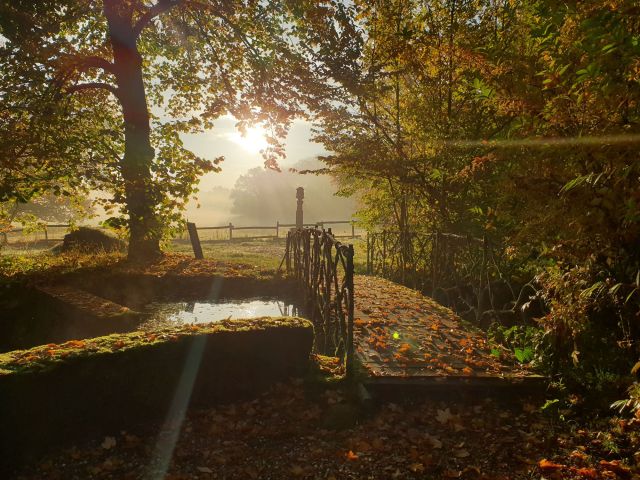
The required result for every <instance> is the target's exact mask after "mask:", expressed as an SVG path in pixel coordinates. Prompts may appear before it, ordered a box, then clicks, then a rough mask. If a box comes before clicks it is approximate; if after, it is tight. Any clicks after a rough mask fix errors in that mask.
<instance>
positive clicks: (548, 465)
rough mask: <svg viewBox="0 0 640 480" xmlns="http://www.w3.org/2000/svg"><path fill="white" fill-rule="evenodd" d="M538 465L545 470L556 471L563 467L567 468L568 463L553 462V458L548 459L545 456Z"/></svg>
mask: <svg viewBox="0 0 640 480" xmlns="http://www.w3.org/2000/svg"><path fill="white" fill-rule="evenodd" d="M538 467H540V470H542V471H543V472H554V471H556V470H562V469H563V468H567V466H566V465H562V464H560V463H553V462H552V461H551V460H547V459H546V458H543V459H542V460H540V461H539V462H538Z"/></svg>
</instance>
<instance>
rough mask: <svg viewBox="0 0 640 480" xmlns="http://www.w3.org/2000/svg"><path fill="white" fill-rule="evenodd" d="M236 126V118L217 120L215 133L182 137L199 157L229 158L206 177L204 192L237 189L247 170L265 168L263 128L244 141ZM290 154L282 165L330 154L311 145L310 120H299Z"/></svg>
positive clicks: (202, 185) (289, 145) (288, 144)
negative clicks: (236, 183) (237, 184)
mask: <svg viewBox="0 0 640 480" xmlns="http://www.w3.org/2000/svg"><path fill="white" fill-rule="evenodd" d="M235 123H236V121H235V119H234V118H233V117H232V116H230V115H225V116H224V117H221V118H219V119H218V120H216V122H215V127H214V129H213V130H209V131H206V132H204V133H198V134H188V135H183V136H182V139H183V141H184V144H185V147H186V148H188V149H189V150H191V151H192V152H194V153H195V154H196V155H199V156H201V157H204V158H207V159H214V158H216V157H218V156H220V155H224V157H225V160H224V162H222V163H221V164H220V166H221V167H222V171H221V172H220V173H210V174H207V175H205V176H203V177H202V179H201V181H200V191H202V192H205V191H208V190H211V189H212V188H215V187H218V186H220V187H225V188H233V186H234V184H235V182H236V180H237V179H238V177H239V176H240V175H242V174H244V173H246V171H247V170H249V169H251V168H254V167H262V166H264V159H263V158H262V156H261V155H260V149H261V148H264V147H265V146H266V140H265V139H264V136H263V134H262V131H261V129H260V127H254V128H251V129H249V131H248V132H247V135H246V136H245V137H242V136H241V134H240V132H239V131H238V129H237V128H236V127H235ZM286 153H287V158H286V159H285V160H282V161H281V162H280V163H281V164H282V165H288V164H292V163H295V162H296V161H298V160H302V159H308V158H313V157H316V156H318V155H323V154H326V153H327V152H326V150H324V148H323V147H322V145H320V144H317V143H314V142H311V124H310V123H309V122H307V121H306V120H296V121H294V123H293V124H292V126H291V129H290V131H289V135H288V137H287V140H286Z"/></svg>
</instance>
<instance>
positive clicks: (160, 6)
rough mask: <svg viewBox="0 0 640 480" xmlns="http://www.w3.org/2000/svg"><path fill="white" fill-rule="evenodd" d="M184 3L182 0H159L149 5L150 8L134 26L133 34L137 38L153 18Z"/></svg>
mask: <svg viewBox="0 0 640 480" xmlns="http://www.w3.org/2000/svg"><path fill="white" fill-rule="evenodd" d="M181 3H182V0H158V3H156V4H155V5H153V6H152V7H149V9H148V10H147V11H146V12H145V13H144V15H142V16H141V17H140V18H139V19H138V21H137V22H136V24H135V25H134V26H133V35H134V36H135V38H138V37H139V36H140V34H141V33H142V30H144V27H146V26H147V25H148V24H149V22H151V20H153V19H154V18H155V17H157V16H158V15H161V14H163V13H164V12H166V11H167V10H169V9H171V8H173V7H175V6H176V5H179V4H181Z"/></svg>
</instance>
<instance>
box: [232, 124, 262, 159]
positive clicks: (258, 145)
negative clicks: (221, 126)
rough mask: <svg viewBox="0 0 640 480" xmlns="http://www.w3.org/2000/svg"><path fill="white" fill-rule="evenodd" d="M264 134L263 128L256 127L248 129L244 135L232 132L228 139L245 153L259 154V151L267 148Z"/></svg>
mask: <svg viewBox="0 0 640 480" xmlns="http://www.w3.org/2000/svg"><path fill="white" fill-rule="evenodd" d="M265 133H266V132H265V130H264V128H262V127H261V126H256V127H250V128H248V129H247V131H246V132H245V134H244V135H242V134H241V133H240V132H233V133H232V134H231V135H230V138H231V141H233V142H234V143H237V144H238V145H240V146H241V147H242V148H243V149H245V150H246V151H247V152H251V153H260V150H264V149H265V148H267V146H268V143H267V138H266V134H265Z"/></svg>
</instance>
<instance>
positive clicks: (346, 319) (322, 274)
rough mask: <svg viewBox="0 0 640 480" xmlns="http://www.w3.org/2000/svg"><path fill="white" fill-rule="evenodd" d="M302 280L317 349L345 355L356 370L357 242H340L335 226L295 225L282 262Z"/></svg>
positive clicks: (348, 369)
mask: <svg viewBox="0 0 640 480" xmlns="http://www.w3.org/2000/svg"><path fill="white" fill-rule="evenodd" d="M283 264H286V269H287V273H288V274H289V275H291V276H293V277H294V278H295V279H297V280H298V282H299V285H300V287H301V288H302V291H303V295H304V300H305V303H306V306H307V309H308V312H309V315H310V316H311V320H312V321H313V323H314V325H315V327H316V349H317V350H318V351H319V353H323V354H325V355H334V356H338V357H340V358H341V359H342V361H343V362H344V364H345V366H346V372H347V375H348V376H351V375H352V374H353V315H354V291H353V275H354V268H353V245H345V244H342V243H341V242H339V241H338V240H337V239H336V237H334V236H333V234H332V233H331V229H328V230H324V229H319V228H302V229H292V230H290V231H289V232H288V234H287V243H286V251H285V254H284V258H283V259H282V263H281V264H280V267H281V268H282V265H283Z"/></svg>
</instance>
